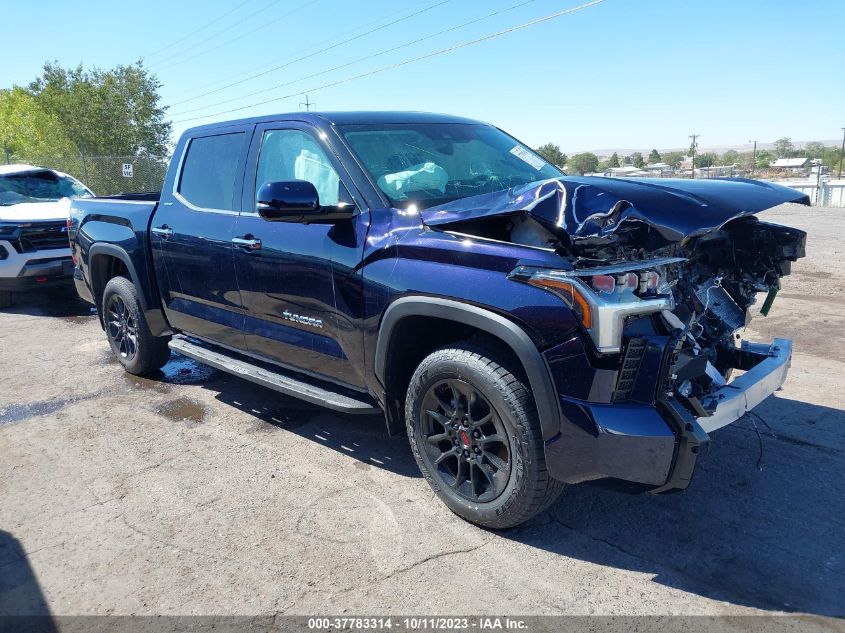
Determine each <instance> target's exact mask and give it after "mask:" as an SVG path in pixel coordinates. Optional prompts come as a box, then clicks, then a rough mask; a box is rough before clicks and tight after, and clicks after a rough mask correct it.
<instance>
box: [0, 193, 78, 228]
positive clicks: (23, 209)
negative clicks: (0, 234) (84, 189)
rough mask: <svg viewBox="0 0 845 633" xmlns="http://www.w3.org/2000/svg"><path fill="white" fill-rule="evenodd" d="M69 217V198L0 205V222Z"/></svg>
mask: <svg viewBox="0 0 845 633" xmlns="http://www.w3.org/2000/svg"><path fill="white" fill-rule="evenodd" d="M68 217H70V198H62V199H61V200H56V201H55V202H21V203H20V204H12V205H9V206H3V207H0V222H44V221H50V220H52V221H56V222H58V221H61V220H67V219H68Z"/></svg>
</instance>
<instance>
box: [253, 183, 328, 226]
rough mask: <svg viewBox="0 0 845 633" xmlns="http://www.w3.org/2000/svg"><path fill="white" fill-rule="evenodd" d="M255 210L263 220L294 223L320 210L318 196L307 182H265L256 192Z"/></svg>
mask: <svg viewBox="0 0 845 633" xmlns="http://www.w3.org/2000/svg"><path fill="white" fill-rule="evenodd" d="M256 210H257V211H258V215H260V216H261V217H262V218H264V219H265V220H271V221H272V220H276V221H279V220H281V221H284V220H287V221H289V222H296V221H299V220H300V219H301V218H302V216H303V215H305V214H311V213H316V212H317V211H319V210H320V196H319V194H318V193H317V188H316V187H314V185H313V184H312V183H310V182H308V181H307V180H288V181H286V182H267V183H264V184H263V185H262V186H261V189H259V190H258V202H257V204H256Z"/></svg>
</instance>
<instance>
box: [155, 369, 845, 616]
mask: <svg viewBox="0 0 845 633" xmlns="http://www.w3.org/2000/svg"><path fill="white" fill-rule="evenodd" d="M185 360H186V359H181V360H179V359H177V362H184V361H185ZM189 362H190V361H189ZM165 370H167V368H165ZM196 384H199V385H202V386H204V387H206V388H208V389H209V390H211V391H213V392H214V397H215V398H216V399H217V400H218V401H220V402H222V403H224V404H226V405H228V406H232V407H235V408H237V409H239V410H240V411H243V412H244V413H247V414H249V415H251V416H253V417H255V418H256V419H257V420H260V421H261V422H263V423H264V424H266V425H267V427H268V429H273V430H276V429H278V430H284V431H288V432H291V433H296V434H297V435H299V436H301V437H303V438H306V439H308V440H310V441H313V442H315V443H319V444H320V445H322V446H326V447H327V448H330V449H332V450H334V451H337V452H338V453H341V454H343V455H344V456H346V457H350V458H352V459H356V460H358V461H361V462H364V463H367V464H371V465H373V466H376V467H380V468H384V469H386V470H388V471H390V472H393V473H396V474H399V475H401V476H404V477H420V474H419V471H418V469H417V466H416V463H415V462H414V459H413V456H412V455H411V452H410V449H409V447H408V441H407V438H406V437H404V436H400V437H394V438H391V437H389V436H388V435H387V432H386V429H385V425H384V420H383V418H382V417H381V416H348V415H339V414H334V413H332V412H329V411H326V410H324V409H322V408H320V407H318V406H316V405H311V404H308V403H305V402H302V401H299V400H296V399H293V398H288V397H285V396H283V395H281V394H278V393H276V392H274V391H272V390H269V389H265V388H263V387H260V386H257V385H254V384H252V383H249V382H247V381H244V380H241V379H238V378H234V377H231V376H228V375H226V374H223V373H222V372H216V373H215V375H214V376H211V377H208V376H206V377H205V379H204V380H201V381H198V382H197V383H196ZM757 412H758V413H759V414H760V416H762V417H763V418H764V419H765V420H767V421H768V422H769V423H770V425H771V430H770V429H769V428H767V425H766V424H765V423H763V422H762V421H761V422H753V421H752V418H751V417H750V416H746V417H745V418H743V419H742V420H740V421H738V422H737V423H735V424H733V425H731V426H729V427H727V428H725V429H722V430H721V431H719V432H717V433H714V435H713V442H712V443H711V444H710V446H709V449H707V450H705V451H704V452H703V453H702V455H701V456H700V458H699V464H698V468H697V471H696V474H695V478H694V481H693V483H692V485H691V486H690V488H689V489H688V490H686V491H684V492H682V493H680V494H673V495H664V496H652V495H647V494H646V495H630V494H625V493H622V492H618V491H616V490H612V489H608V488H607V487H604V486H600V485H597V484H594V485H590V484H583V485H578V486H569V487H567V489H566V490H565V492H564V494H563V495H562V496H561V498H560V499H559V500H558V501H557V502H556V503H555V504H554V505H553V506H552V507H551V508H550V509H549V510H547V511H546V512H545V513H543V514H542V515H540V516H539V517H537V518H535V519H534V520H532V521H531V522H529V523H528V524H526V525H525V526H522V527H519V528H515V529H512V530H506V531H501V532H498V535H499V536H501V537H503V538H508V539H512V540H514V541H518V542H520V543H523V544H526V545H530V546H532V547H536V548H539V549H542V550H546V551H549V552H553V553H556V554H561V555H563V556H566V557H570V558H577V559H580V560H584V561H589V562H592V563H595V564H597V565H604V566H609V567H615V568H618V569H625V570H629V571H634V572H640V573H645V574H652V575H653V576H654V578H653V580H654V582H658V583H661V584H664V585H667V586H670V587H673V588H675V589H679V590H682V591H686V592H689V593H694V594H697V595H700V596H703V597H706V598H709V599H712V600H719V601H725V602H728V603H732V604H737V605H743V606H747V607H753V608H758V609H763V610H777V611H787V612H805V613H812V614H818V615H825V616H843V615H845V590H843V587H845V560H843V558H845V556H843V552H845V531H843V528H844V527H845V521H843V519H845V513H843V507H845V504H843V499H845V449H843V446H844V445H845V442H843V441H842V440H843V438H845V412H843V411H841V410H839V409H833V408H830V407H822V406H818V405H813V404H810V403H806V402H801V401H797V400H789V399H785V398H777V397H773V398H769V399H768V400H767V401H766V402H764V403H763V404H762V405H761V406H760V407H758V409H757ZM755 424H756V429H758V430H759V434H758V432H757V430H755ZM761 447H762V457H761ZM758 464H759V465H760V466H761V467H762V470H761V469H759V468H758Z"/></svg>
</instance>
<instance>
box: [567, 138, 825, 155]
mask: <svg viewBox="0 0 845 633" xmlns="http://www.w3.org/2000/svg"><path fill="white" fill-rule="evenodd" d="M811 142H813V141H792V144H793V145H794V146H795V149H796V150H799V151H800V150H801V148H802V147H804V145H806V144H807V143H811ZM819 142H821V143H824V145H826V146H829V145H839V144H840V143H841V142H842V139H841V138H840V139H839V140H836V139H833V140H821V141H819ZM774 148H775V144H774V142H771V143H762V142H758V143H757V150H758V151H759V150H761V149H774ZM731 149H732V150H736V151H737V152H750V151H751V150H752V149H753V145H752V144H751V143H741V144H738V145H701V144H699V146H698V151H699V152H713V153H716V154H724V153H725V152H727V151H728V150H731ZM651 150H652V148H651V147H635V148H630V147H629V148H625V147H617V148H604V149H587V150H579V151H575V152H570V151H568V150H567V153H568V154H569V155H570V156H572V154H580V153H581V152H592V153H593V154H595V155H596V156H599V157H602V156H610V155H612V154H613V152H616V153H617V154H618V155H619V156H630V155H631V154H633V153H634V152H640V153H641V154H642V155H643V156H648V154H649V152H650V151H651ZM657 151H658V152H660V153H661V154H663V153H664V152H687V151H689V145H687V146H686V147H664V148H660V147H658V148H657Z"/></svg>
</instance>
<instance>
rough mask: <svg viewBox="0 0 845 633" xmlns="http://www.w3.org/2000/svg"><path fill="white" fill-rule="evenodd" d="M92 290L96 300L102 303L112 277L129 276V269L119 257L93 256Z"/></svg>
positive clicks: (98, 303) (91, 269)
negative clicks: (104, 291)
mask: <svg viewBox="0 0 845 633" xmlns="http://www.w3.org/2000/svg"><path fill="white" fill-rule="evenodd" d="M90 271H91V290H92V291H93V295H94V301H96V302H97V306H99V305H100V303H101V300H102V298H103V290H104V289H105V287H106V284H107V283H108V282H109V280H110V279H113V278H114V277H126V278H129V269H128V268H127V267H126V264H124V263H123V261H122V260H121V259H120V258H119V257H115V256H114V255H94V257H92V258H91V266H90Z"/></svg>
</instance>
